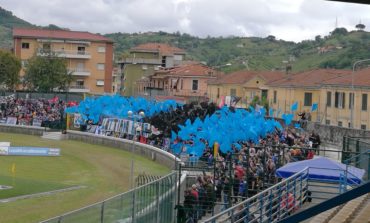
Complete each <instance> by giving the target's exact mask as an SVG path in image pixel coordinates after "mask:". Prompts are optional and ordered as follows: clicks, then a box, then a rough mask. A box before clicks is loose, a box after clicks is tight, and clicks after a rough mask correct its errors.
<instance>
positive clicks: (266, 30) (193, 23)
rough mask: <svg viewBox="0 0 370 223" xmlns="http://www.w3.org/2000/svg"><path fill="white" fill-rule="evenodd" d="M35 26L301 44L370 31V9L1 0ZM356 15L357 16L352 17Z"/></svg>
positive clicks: (182, 0) (249, 1) (249, 2)
mask: <svg viewBox="0 0 370 223" xmlns="http://www.w3.org/2000/svg"><path fill="white" fill-rule="evenodd" d="M0 5H1V6H2V7H4V8H5V9H7V10H11V11H13V13H14V14H15V15H17V16H18V17H20V18H22V19H25V20H27V21H28V22H31V23H33V24H37V25H48V24H55V25H58V26H61V27H66V28H70V29H72V30H84V31H90V32H97V33H112V32H146V31H159V30H162V31H166V32H176V31H180V32H186V33H189V34H191V35H196V36H200V37H206V36H230V35H233V36H260V37H265V36H267V35H275V36H276V37H277V38H279V39H284V40H293V41H300V40H304V39H308V38H311V39H312V38H314V36H316V35H327V34H328V33H329V32H330V31H332V30H333V29H334V28H335V21H336V18H337V21H338V25H339V26H340V27H346V28H347V29H354V27H355V25H356V24H357V23H358V22H359V21H360V20H361V21H362V22H363V23H364V24H365V25H366V26H367V27H370V13H368V12H369V9H370V6H368V5H359V4H349V3H340V2H329V1H324V0H295V1H291V0H274V1H271V0H229V1H225V0H160V1H159V0H94V1H91V0H78V1H76V0H49V1H45V0H28V1H27V4H25V1H21V0H11V1H10V0H0ZM354 12H355V13H354Z"/></svg>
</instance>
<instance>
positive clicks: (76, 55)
mask: <svg viewBox="0 0 370 223" xmlns="http://www.w3.org/2000/svg"><path fill="white" fill-rule="evenodd" d="M37 56H44V57H45V56H57V57H64V58H71V59H90V58H91V55H90V53H89V52H87V51H79V50H48V49H43V48H38V49H37Z"/></svg>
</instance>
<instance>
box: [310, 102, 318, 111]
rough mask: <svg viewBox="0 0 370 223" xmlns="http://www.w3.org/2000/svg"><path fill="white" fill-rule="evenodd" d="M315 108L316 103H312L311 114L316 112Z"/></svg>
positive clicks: (316, 106)
mask: <svg viewBox="0 0 370 223" xmlns="http://www.w3.org/2000/svg"><path fill="white" fill-rule="evenodd" d="M317 108H318V104H317V103H313V104H312V107H311V112H313V111H316V110H317Z"/></svg>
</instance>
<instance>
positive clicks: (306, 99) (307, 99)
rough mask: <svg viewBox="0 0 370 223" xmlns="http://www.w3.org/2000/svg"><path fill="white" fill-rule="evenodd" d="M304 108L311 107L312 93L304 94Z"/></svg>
mask: <svg viewBox="0 0 370 223" xmlns="http://www.w3.org/2000/svg"><path fill="white" fill-rule="evenodd" d="M304 106H312V93H307V92H305V93H304Z"/></svg>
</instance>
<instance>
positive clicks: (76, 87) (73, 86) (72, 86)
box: [69, 85, 87, 89]
mask: <svg viewBox="0 0 370 223" xmlns="http://www.w3.org/2000/svg"><path fill="white" fill-rule="evenodd" d="M69 88H73V89H87V88H86V86H84V85H71V86H69Z"/></svg>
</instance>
